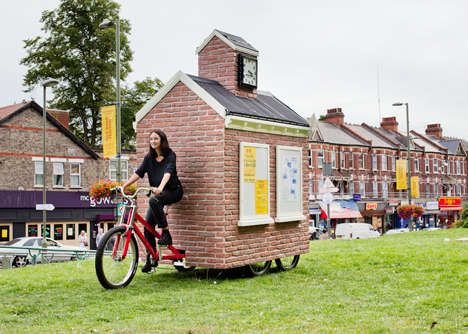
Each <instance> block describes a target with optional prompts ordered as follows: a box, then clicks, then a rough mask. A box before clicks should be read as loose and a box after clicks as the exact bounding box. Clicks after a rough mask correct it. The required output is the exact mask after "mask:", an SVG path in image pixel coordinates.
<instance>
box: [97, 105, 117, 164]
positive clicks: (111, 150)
mask: <svg viewBox="0 0 468 334" xmlns="http://www.w3.org/2000/svg"><path fill="white" fill-rule="evenodd" d="M115 123H116V117H115V106H104V107H101V128H102V149H103V151H104V152H103V154H104V158H111V157H115V156H116V155H117V148H116V145H117V139H116V137H117V136H116V130H115V128H116V124H115Z"/></svg>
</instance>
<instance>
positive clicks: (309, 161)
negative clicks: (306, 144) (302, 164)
mask: <svg viewBox="0 0 468 334" xmlns="http://www.w3.org/2000/svg"><path fill="white" fill-rule="evenodd" d="M307 161H308V163H309V168H312V150H311V149H310V148H309V149H308V150H307Z"/></svg>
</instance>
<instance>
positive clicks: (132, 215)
mask: <svg viewBox="0 0 468 334" xmlns="http://www.w3.org/2000/svg"><path fill="white" fill-rule="evenodd" d="M127 210H128V213H127V214H126V211H127ZM135 219H136V220H138V221H139V222H140V223H141V224H142V225H143V227H144V228H145V229H147V230H148V231H149V232H150V233H151V235H153V236H154V237H156V238H157V239H159V238H160V237H161V234H160V233H158V232H157V231H156V230H155V229H154V228H153V227H152V226H151V225H150V224H149V223H148V222H147V221H146V220H145V219H144V218H143V217H142V216H141V215H140V214H139V213H138V212H136V204H135V202H134V201H133V200H131V204H130V205H128V204H126V205H124V207H123V210H122V214H121V216H120V220H119V225H121V226H125V227H126V229H127V232H126V238H125V244H124V249H123V251H122V259H124V258H125V257H126V256H127V251H128V247H129V245H130V240H131V236H132V234H133V233H135V234H136V235H137V236H138V238H139V239H140V240H141V242H142V243H143V245H144V246H145V248H146V250H147V251H148V252H149V253H150V254H151V256H152V257H153V258H154V259H157V258H159V259H160V260H179V259H183V258H185V254H183V253H181V252H180V251H178V250H177V248H175V247H174V246H173V245H169V246H167V248H168V249H169V250H170V251H171V254H167V255H162V252H161V251H160V249H159V248H160V247H159V246H156V250H154V249H153V247H152V246H151V244H150V243H149V241H148V240H147V239H146V238H145V235H144V234H143V232H142V231H141V230H140V229H139V228H138V226H137V225H135V224H134V222H135ZM125 220H126V222H124V221H125ZM119 242H120V240H118V242H116V243H115V244H114V248H113V250H112V256H115V255H116V253H117V248H118V244H119ZM156 245H157V244H156Z"/></svg>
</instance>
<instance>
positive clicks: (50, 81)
mask: <svg viewBox="0 0 468 334" xmlns="http://www.w3.org/2000/svg"><path fill="white" fill-rule="evenodd" d="M56 84H58V81H57V80H55V79H48V80H45V81H44V82H42V88H43V93H44V96H43V97H44V100H43V105H42V205H43V207H42V239H43V244H45V243H46V242H45V237H46V223H47V210H46V207H45V206H46V203H47V195H46V175H47V173H46V170H47V168H46V119H47V111H46V104H47V97H46V95H47V94H46V93H47V87H52V86H55V85H56Z"/></svg>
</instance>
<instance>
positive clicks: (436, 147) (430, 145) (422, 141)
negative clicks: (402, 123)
mask: <svg viewBox="0 0 468 334" xmlns="http://www.w3.org/2000/svg"><path fill="white" fill-rule="evenodd" d="M411 134H413V135H415V136H413V137H412V138H413V141H414V143H415V144H417V145H419V146H422V147H424V150H425V151H426V152H436V153H446V151H447V148H446V147H444V146H442V145H440V144H439V143H437V142H435V141H433V140H431V139H430V138H429V137H427V136H425V135H423V134H420V133H419V132H416V131H414V130H411Z"/></svg>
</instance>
